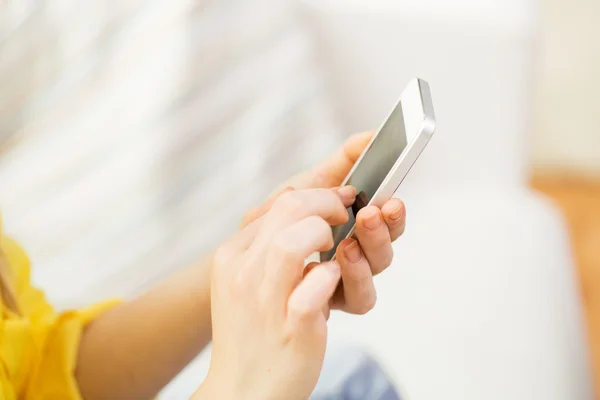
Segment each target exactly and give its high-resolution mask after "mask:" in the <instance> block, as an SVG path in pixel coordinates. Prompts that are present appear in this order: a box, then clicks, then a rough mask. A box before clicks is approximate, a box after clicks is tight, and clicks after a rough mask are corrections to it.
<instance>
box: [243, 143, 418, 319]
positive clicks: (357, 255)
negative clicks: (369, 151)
mask: <svg viewBox="0 0 600 400" xmlns="http://www.w3.org/2000/svg"><path fill="white" fill-rule="evenodd" d="M372 136H373V132H365V133H361V134H356V135H354V136H352V137H350V138H349V139H348V140H347V141H346V143H345V144H344V145H343V146H342V147H341V148H340V149H338V150H337V151H336V152H335V153H334V154H333V155H332V156H331V157H329V158H328V159H327V160H325V161H324V162H322V163H321V164H319V165H317V166H316V167H315V168H312V169H310V170H308V171H305V172H302V173H300V174H298V175H296V176H294V177H293V178H291V179H290V180H288V181H287V182H285V183H284V184H283V185H282V186H280V188H279V189H278V190H276V192H275V193H276V194H275V195H274V196H271V199H270V200H268V201H267V202H266V203H264V204H263V205H262V206H259V207H257V208H254V209H251V210H249V211H248V212H247V213H246V215H245V217H244V219H243V222H242V226H246V225H248V224H249V223H251V222H252V221H254V220H256V219H257V218H259V217H260V216H261V215H263V214H265V213H266V212H267V211H269V209H270V208H271V206H272V204H273V202H274V201H275V199H276V198H277V197H278V196H279V195H280V194H282V193H285V192H288V191H291V190H296V189H310V188H331V187H336V186H339V185H341V183H342V181H343V180H344V178H345V177H346V175H347V174H348V172H350V169H351V168H352V166H353V165H354V163H355V162H356V160H357V159H358V157H359V156H360V155H361V153H362V151H363V150H364V148H365V147H366V146H367V144H368V143H369V141H370V139H371V137H372ZM405 223H406V209H405V207H404V203H402V201H401V200H399V199H391V200H389V201H388V202H386V203H385V204H384V206H383V207H382V208H381V209H379V208H377V207H375V206H367V207H364V208H363V209H361V210H360V212H359V213H358V215H357V218H356V237H357V239H358V240H356V239H352V238H348V239H345V240H344V241H342V242H341V243H340V245H339V246H338V248H337V252H336V259H337V261H338V263H339V264H340V267H341V276H342V282H343V284H342V285H340V286H339V287H338V289H337V291H336V293H335V295H334V297H333V299H332V304H331V306H332V308H336V309H340V310H343V311H346V312H348V313H351V314H364V313H366V312H368V311H370V310H371V309H372V308H373V307H374V306H375V301H376V299H377V294H376V291H375V285H374V283H373V276H375V275H377V274H379V273H381V272H382V271H384V270H385V269H386V268H387V267H389V266H390V264H391V262H392V258H393V250H392V242H393V241H395V240H396V239H397V238H398V237H400V236H401V235H402V233H403V232H404V227H405Z"/></svg>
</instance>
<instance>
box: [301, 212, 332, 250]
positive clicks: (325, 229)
mask: <svg viewBox="0 0 600 400" xmlns="http://www.w3.org/2000/svg"><path fill="white" fill-rule="evenodd" d="M306 224H307V226H308V228H309V229H310V231H311V233H312V234H314V235H315V236H316V239H317V241H318V242H319V245H326V246H328V248H329V249H331V248H332V247H333V244H334V241H333V231H332V230H331V225H329V224H328V223H327V221H325V220H324V219H323V218H321V217H319V216H316V215H312V216H310V217H307V218H306Z"/></svg>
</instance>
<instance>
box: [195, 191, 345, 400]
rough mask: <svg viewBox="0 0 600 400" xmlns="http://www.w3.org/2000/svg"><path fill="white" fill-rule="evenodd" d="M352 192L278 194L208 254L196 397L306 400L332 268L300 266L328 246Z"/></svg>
mask: <svg viewBox="0 0 600 400" xmlns="http://www.w3.org/2000/svg"><path fill="white" fill-rule="evenodd" d="M355 197H356V192H355V190H354V188H352V187H342V188H338V189H306V190H296V191H290V192H287V193H284V194H282V195H281V196H279V197H278V198H277V199H276V200H275V201H274V203H273V205H272V207H271V208H270V210H269V211H268V212H266V213H265V214H264V215H262V216H261V217H260V218H258V219H256V220H255V221H254V222H252V223H251V224H249V225H248V226H246V227H245V228H244V229H242V230H241V231H239V232H238V233H237V234H236V235H235V236H234V237H233V238H231V239H230V240H229V241H228V242H226V243H225V244H223V245H222V246H221V247H220V248H219V249H218V250H217V252H216V253H215V256H214V259H213V264H212V278H211V279H212V282H211V304H212V305H211V307H212V323H213V346H212V359H211V366H210V371H209V374H208V377H207V378H206V380H205V382H204V383H203V384H202V387H201V388H200V389H199V391H198V393H197V394H196V396H198V398H199V399H203V398H210V399H220V400H228V399H231V400H233V399H235V400H239V399H256V400H265V399H286V400H287V399H307V398H308V397H309V396H310V394H311V393H312V391H313V389H314V387H315V385H316V383H317V380H318V378H319V374H320V371H321V367H322V364H323V358H324V355H325V345H326V339H327V324H326V323H327V317H328V315H329V300H330V299H331V297H332V295H333V294H334V291H335V288H336V286H337V285H338V282H339V279H340V267H339V265H338V264H337V263H335V262H328V263H312V264H310V265H308V266H307V267H306V269H305V265H304V260H305V259H306V258H307V257H308V256H309V255H311V254H312V253H314V252H318V251H326V250H329V249H331V248H332V247H333V244H334V243H333V237H332V233H331V225H338V224H343V223H345V222H346V221H347V219H348V213H347V211H346V208H347V207H349V206H350V205H351V204H352V203H353V202H354V200H355Z"/></svg>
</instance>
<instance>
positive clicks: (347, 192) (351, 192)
mask: <svg viewBox="0 0 600 400" xmlns="http://www.w3.org/2000/svg"><path fill="white" fill-rule="evenodd" d="M336 190H337V192H338V194H339V195H340V197H342V198H344V199H354V198H355V197H356V189H355V188H354V186H343V187H341V188H338V189H336Z"/></svg>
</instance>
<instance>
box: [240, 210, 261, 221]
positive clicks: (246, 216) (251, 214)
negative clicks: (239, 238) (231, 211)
mask: <svg viewBox="0 0 600 400" xmlns="http://www.w3.org/2000/svg"><path fill="white" fill-rule="evenodd" d="M256 214H258V207H253V208H251V209H249V210H248V211H246V213H245V214H244V216H243V217H242V224H243V225H247V224H249V223H250V222H252V221H253V220H254V219H255V218H256Z"/></svg>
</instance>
